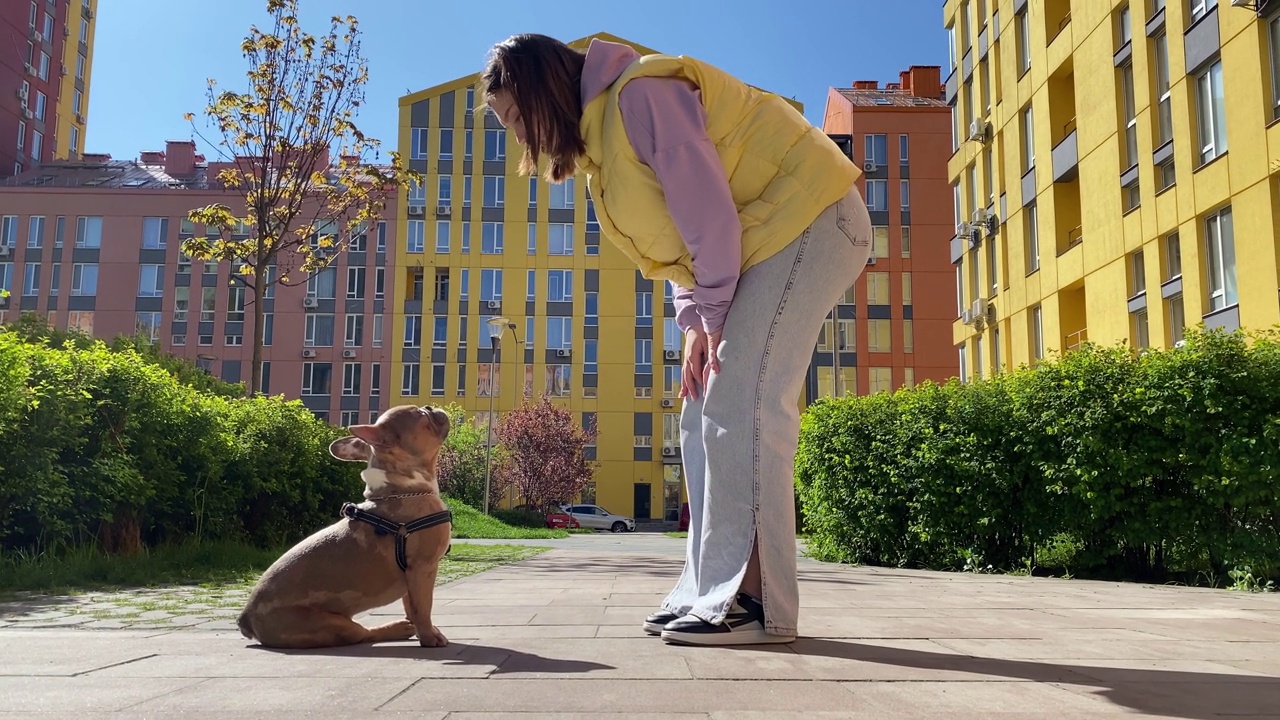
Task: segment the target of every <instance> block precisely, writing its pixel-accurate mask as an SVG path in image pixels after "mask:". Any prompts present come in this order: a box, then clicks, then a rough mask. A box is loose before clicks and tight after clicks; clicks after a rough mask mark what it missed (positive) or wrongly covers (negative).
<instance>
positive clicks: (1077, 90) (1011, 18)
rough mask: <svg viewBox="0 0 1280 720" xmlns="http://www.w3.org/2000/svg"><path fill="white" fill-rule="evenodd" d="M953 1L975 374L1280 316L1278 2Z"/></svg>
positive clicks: (961, 336) (958, 179) (961, 238)
mask: <svg viewBox="0 0 1280 720" xmlns="http://www.w3.org/2000/svg"><path fill="white" fill-rule="evenodd" d="M943 17H944V23H945V26H946V27H947V28H948V31H949V35H950V44H951V68H950V77H949V78H948V80H947V82H946V87H947V89H946V99H947V102H948V103H949V104H950V105H951V106H952V133H953V141H952V147H953V150H954V154H953V156H952V158H951V164H950V168H949V175H950V179H951V182H952V188H953V194H954V203H955V209H956V216H957V218H958V219H959V220H960V221H961V222H959V223H958V225H957V227H956V235H955V237H954V238H953V239H952V240H951V259H952V263H953V265H954V266H955V273H956V306H957V310H956V314H957V316H958V317H957V320H956V322H955V324H954V326H953V328H954V340H955V343H956V345H957V348H958V351H959V356H960V367H961V376H962V377H965V378H969V377H974V378H976V377H983V376H986V375H988V374H990V373H991V372H993V371H999V370H1000V369H1002V368H1010V367H1016V366H1019V365H1021V364H1023V363H1033V362H1035V361H1036V360H1038V359H1040V358H1044V357H1046V356H1047V355H1049V354H1051V353H1056V352H1062V351H1066V350H1070V349H1071V348H1074V347H1078V346H1079V345H1080V344H1081V343H1082V342H1085V341H1091V342H1095V343H1098V344H1102V345H1111V344H1114V343H1117V342H1128V343H1129V344H1131V345H1132V346H1133V347H1134V348H1143V347H1148V346H1150V347H1159V348H1166V347H1170V346H1172V345H1174V344H1176V343H1177V342H1178V341H1179V340H1180V339H1181V338H1182V335H1183V332H1184V328H1185V327H1194V326H1196V325H1197V324H1198V323H1200V322H1202V321H1203V323H1204V324H1205V326H1206V327H1209V328H1225V329H1234V328H1238V327H1246V328H1250V327H1253V328H1258V327H1266V326H1270V325H1272V324H1274V323H1276V322H1277V321H1280V303H1278V302H1277V287H1278V286H1280V281H1278V278H1277V269H1278V268H1280V264H1278V263H1277V244H1276V243H1277V237H1278V234H1277V222H1278V219H1280V212H1278V211H1280V198H1278V194H1277V183H1276V173H1277V171H1280V123H1277V120H1278V119H1280V2H1275V1H1274V0H1271V1H1269V2H1268V1H1266V0H1261V6H1260V3H1259V0H1222V1H1221V2H1218V0H1178V1H1177V2H1173V1H1167V0H1128V1H1125V0H1091V1H1089V2H1084V1H1083V0H1032V1H1030V2H1029V1H1028V0H948V2H946V3H945V5H944V8H943ZM944 72H946V71H944ZM1228 89H1230V91H1231V96H1230V98H1228V97H1227V95H1226V90H1228ZM1241 258H1243V259H1245V260H1247V262H1244V263H1243V264H1240V263H1239V262H1238V259H1241Z"/></svg>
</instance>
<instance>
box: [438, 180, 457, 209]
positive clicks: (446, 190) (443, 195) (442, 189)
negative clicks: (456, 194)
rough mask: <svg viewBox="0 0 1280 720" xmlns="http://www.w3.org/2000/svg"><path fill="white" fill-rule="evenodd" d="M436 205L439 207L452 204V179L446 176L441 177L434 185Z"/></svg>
mask: <svg viewBox="0 0 1280 720" xmlns="http://www.w3.org/2000/svg"><path fill="white" fill-rule="evenodd" d="M436 203H437V204H439V205H450V204H452V203H453V178H452V177H450V176H448V175H441V176H440V181H439V182H438V183H436Z"/></svg>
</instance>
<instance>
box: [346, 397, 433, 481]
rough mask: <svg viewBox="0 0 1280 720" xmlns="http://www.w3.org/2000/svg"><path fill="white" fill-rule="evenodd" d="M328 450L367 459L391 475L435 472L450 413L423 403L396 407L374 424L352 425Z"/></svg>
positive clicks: (374, 466) (351, 458)
mask: <svg viewBox="0 0 1280 720" xmlns="http://www.w3.org/2000/svg"><path fill="white" fill-rule="evenodd" d="M347 429H348V430H349V431H350V432H351V434H350V435H348V436H347V437H344V438H340V439H338V440H334V441H333V443H331V444H330V445H329V453H330V454H331V455H333V456H334V457H335V458H338V459H339V460H346V461H349V462H367V463H369V467H370V468H371V469H375V470H382V471H384V472H385V473H387V474H388V475H399V476H403V477H412V476H413V475H414V474H421V475H434V474H435V466H436V457H437V456H438V455H439V454H440V446H441V445H443V444H444V441H445V438H447V437H448V436H449V414H448V413H446V412H445V411H444V410H441V409H440V408H433V407H430V406H426V405H424V406H423V407H418V406H416V405H399V406H397V407H393V408H391V409H389V410H387V411H386V412H384V413H382V416H381V417H379V418H378V421H377V422H376V423H374V424H372V425H352V426H351V427H350V428H347Z"/></svg>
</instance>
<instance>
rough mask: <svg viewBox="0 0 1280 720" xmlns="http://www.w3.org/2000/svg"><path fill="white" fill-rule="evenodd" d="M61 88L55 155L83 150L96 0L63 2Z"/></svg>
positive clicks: (72, 154) (71, 154) (69, 155)
mask: <svg viewBox="0 0 1280 720" xmlns="http://www.w3.org/2000/svg"><path fill="white" fill-rule="evenodd" d="M64 7H65V12H66V13H67V18H66V21H65V24H64V25H63V38H62V67H61V68H59V70H60V72H61V73H62V77H61V91H60V92H59V93H58V112H57V115H56V116H55V117H57V122H58V127H57V130H56V133H55V135H54V137H55V138H56V141H55V142H56V144H55V146H54V148H55V149H54V157H55V158H76V157H79V156H80V155H83V154H84V133H85V125H86V123H87V122H88V117H89V81H90V79H91V78H92V75H93V36H94V31H95V30H96V29H97V27H98V23H97V20H96V19H95V17H94V16H95V15H96V14H97V12H98V0H76V1H75V2H68V3H65V4H64Z"/></svg>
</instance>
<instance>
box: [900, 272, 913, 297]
mask: <svg viewBox="0 0 1280 720" xmlns="http://www.w3.org/2000/svg"><path fill="white" fill-rule="evenodd" d="M902 304H903V305H910V304H911V273H909V272H904V273H902Z"/></svg>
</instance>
